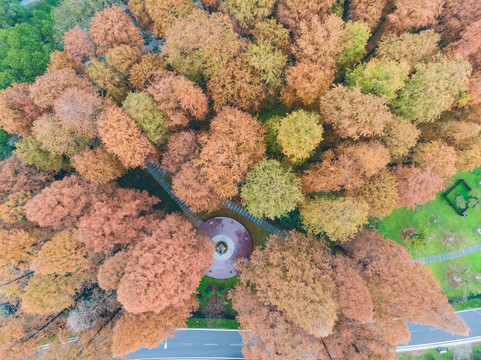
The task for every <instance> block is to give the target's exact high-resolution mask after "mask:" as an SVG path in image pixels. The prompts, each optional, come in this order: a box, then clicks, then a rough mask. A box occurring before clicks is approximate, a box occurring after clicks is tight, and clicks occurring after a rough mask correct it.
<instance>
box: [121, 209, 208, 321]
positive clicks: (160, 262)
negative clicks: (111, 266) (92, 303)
mask: <svg viewBox="0 0 481 360" xmlns="http://www.w3.org/2000/svg"><path fill="white" fill-rule="evenodd" d="M212 258H213V248H212V241H211V240H210V238H209V237H207V236H202V235H198V234H196V231H195V228H194V227H193V225H192V224H191V223H190V222H189V221H188V220H187V219H184V218H183V217H181V216H180V215H177V214H170V215H167V216H166V218H165V219H164V220H162V221H161V222H159V223H158V224H157V229H156V230H155V231H154V232H153V234H152V236H149V237H146V238H144V239H143V240H142V241H141V242H139V243H138V244H137V245H136V246H135V248H134V251H133V253H132V257H131V258H130V259H129V262H128V264H127V267H126V268H125V275H124V276H123V277H122V279H121V280H120V284H119V287H118V289H117V294H118V300H119V301H120V302H121V303H122V304H123V305H124V308H125V309H126V310H127V311H129V312H131V313H136V314H138V313H142V312H147V311H153V312H155V313H161V312H162V311H163V310H165V309H167V308H168V307H169V306H173V307H182V306H183V304H186V303H187V302H188V301H189V299H190V298H191V295H192V293H193V292H194V291H195V289H196V288H197V286H198V284H199V281H200V279H201V278H202V276H203V275H204V274H205V272H206V271H207V269H208V268H209V266H210V265H211V262H212Z"/></svg>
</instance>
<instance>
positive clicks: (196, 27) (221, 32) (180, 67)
mask: <svg viewBox="0 0 481 360" xmlns="http://www.w3.org/2000/svg"><path fill="white" fill-rule="evenodd" d="M187 35H188V36H187ZM164 38H165V45H164V46H163V48H162V52H163V53H164V54H165V56H166V60H167V62H168V63H169V64H170V65H171V66H172V68H173V69H174V70H175V71H177V72H178V73H180V74H182V75H185V76H186V77H188V78H189V79H190V80H193V81H195V82H199V81H201V80H202V79H203V78H204V79H207V78H208V77H209V76H211V75H212V74H214V73H215V72H216V71H218V70H219V69H220V68H222V67H223V66H224V65H225V64H226V63H228V62H229V61H231V60H232V59H233V58H234V57H235V56H237V55H238V53H239V51H240V46H241V42H240V41H239V37H238V35H237V34H236V33H235V32H234V29H233V27H232V23H231V21H230V19H229V17H228V16H227V15H224V14H220V13H213V14H208V13H207V12H204V11H200V10H193V11H192V13H191V14H189V15H187V16H185V17H182V18H181V19H178V20H177V21H176V22H175V23H174V24H173V25H172V26H171V27H170V28H169V29H168V30H167V31H166V33H165V37H164Z"/></svg>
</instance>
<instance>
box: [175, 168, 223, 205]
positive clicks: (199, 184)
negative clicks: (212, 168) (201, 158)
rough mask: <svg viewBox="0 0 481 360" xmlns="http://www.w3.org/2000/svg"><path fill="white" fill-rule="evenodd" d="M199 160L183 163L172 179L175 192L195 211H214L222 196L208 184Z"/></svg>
mask: <svg viewBox="0 0 481 360" xmlns="http://www.w3.org/2000/svg"><path fill="white" fill-rule="evenodd" d="M206 181H207V180H206V177H205V176H204V175H203V173H202V167H201V166H200V165H199V162H198V161H189V162H187V163H185V164H183V165H182V166H181V168H180V170H179V171H178V172H177V173H176V174H175V175H174V177H173V179H172V188H173V190H174V193H175V194H176V195H177V196H178V197H179V199H180V200H181V201H183V202H184V203H185V204H187V205H188V206H189V207H190V208H191V209H192V210H193V211H195V212H202V211H214V210H216V209H218V208H219V207H220V202H221V200H222V198H221V197H220V196H219V195H217V194H216V193H215V192H214V191H213V190H212V189H211V188H209V187H208V186H207V183H206Z"/></svg>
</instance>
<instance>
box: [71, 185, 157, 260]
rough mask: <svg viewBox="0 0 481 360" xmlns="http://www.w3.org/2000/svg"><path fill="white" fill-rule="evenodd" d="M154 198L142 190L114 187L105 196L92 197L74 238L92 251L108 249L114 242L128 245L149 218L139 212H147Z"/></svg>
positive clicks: (140, 236)
mask: <svg viewBox="0 0 481 360" xmlns="http://www.w3.org/2000/svg"><path fill="white" fill-rule="evenodd" d="M158 202H159V199H158V198H156V197H153V196H150V195H149V194H148V193H147V192H146V191H143V192H140V191H138V190H135V189H122V188H118V189H116V191H115V192H113V193H111V194H110V196H109V197H108V198H106V199H102V198H100V199H94V200H93V201H92V205H91V207H90V209H89V211H88V213H85V214H83V216H82V217H81V218H80V220H79V223H78V232H77V238H78V239H79V240H80V241H81V242H83V243H84V244H85V245H86V246H87V247H88V248H90V249H93V250H94V251H95V252H100V251H105V250H110V249H112V248H113V247H114V245H115V244H121V245H124V246H125V245H129V244H131V243H133V242H135V241H136V240H139V238H142V235H143V230H144V229H145V228H146V227H147V226H149V224H150V221H152V220H153V219H152V218H151V217H148V216H143V215H144V214H149V213H151V212H152V206H153V205H155V204H157V203H158ZM154 220H155V219H154Z"/></svg>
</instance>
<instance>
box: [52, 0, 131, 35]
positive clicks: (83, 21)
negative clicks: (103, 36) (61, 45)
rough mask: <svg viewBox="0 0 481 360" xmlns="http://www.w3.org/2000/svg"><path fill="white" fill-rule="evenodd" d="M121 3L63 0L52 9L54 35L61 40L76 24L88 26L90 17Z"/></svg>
mask: <svg viewBox="0 0 481 360" xmlns="http://www.w3.org/2000/svg"><path fill="white" fill-rule="evenodd" d="M114 4H115V5H121V4H122V1H121V0H86V1H85V0H65V1H62V2H61V3H60V4H58V6H56V7H55V8H54V9H52V18H53V21H54V24H55V25H54V35H55V38H56V40H57V41H58V42H61V41H62V39H63V35H64V34H65V33H66V32H67V31H68V30H70V29H73V28H75V27H76V26H78V27H79V28H81V29H86V28H88V26H89V24H90V22H91V20H92V17H93V16H94V15H95V14H96V13H97V12H100V11H102V10H103V9H106V8H110V7H111V6H112V5H114Z"/></svg>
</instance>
